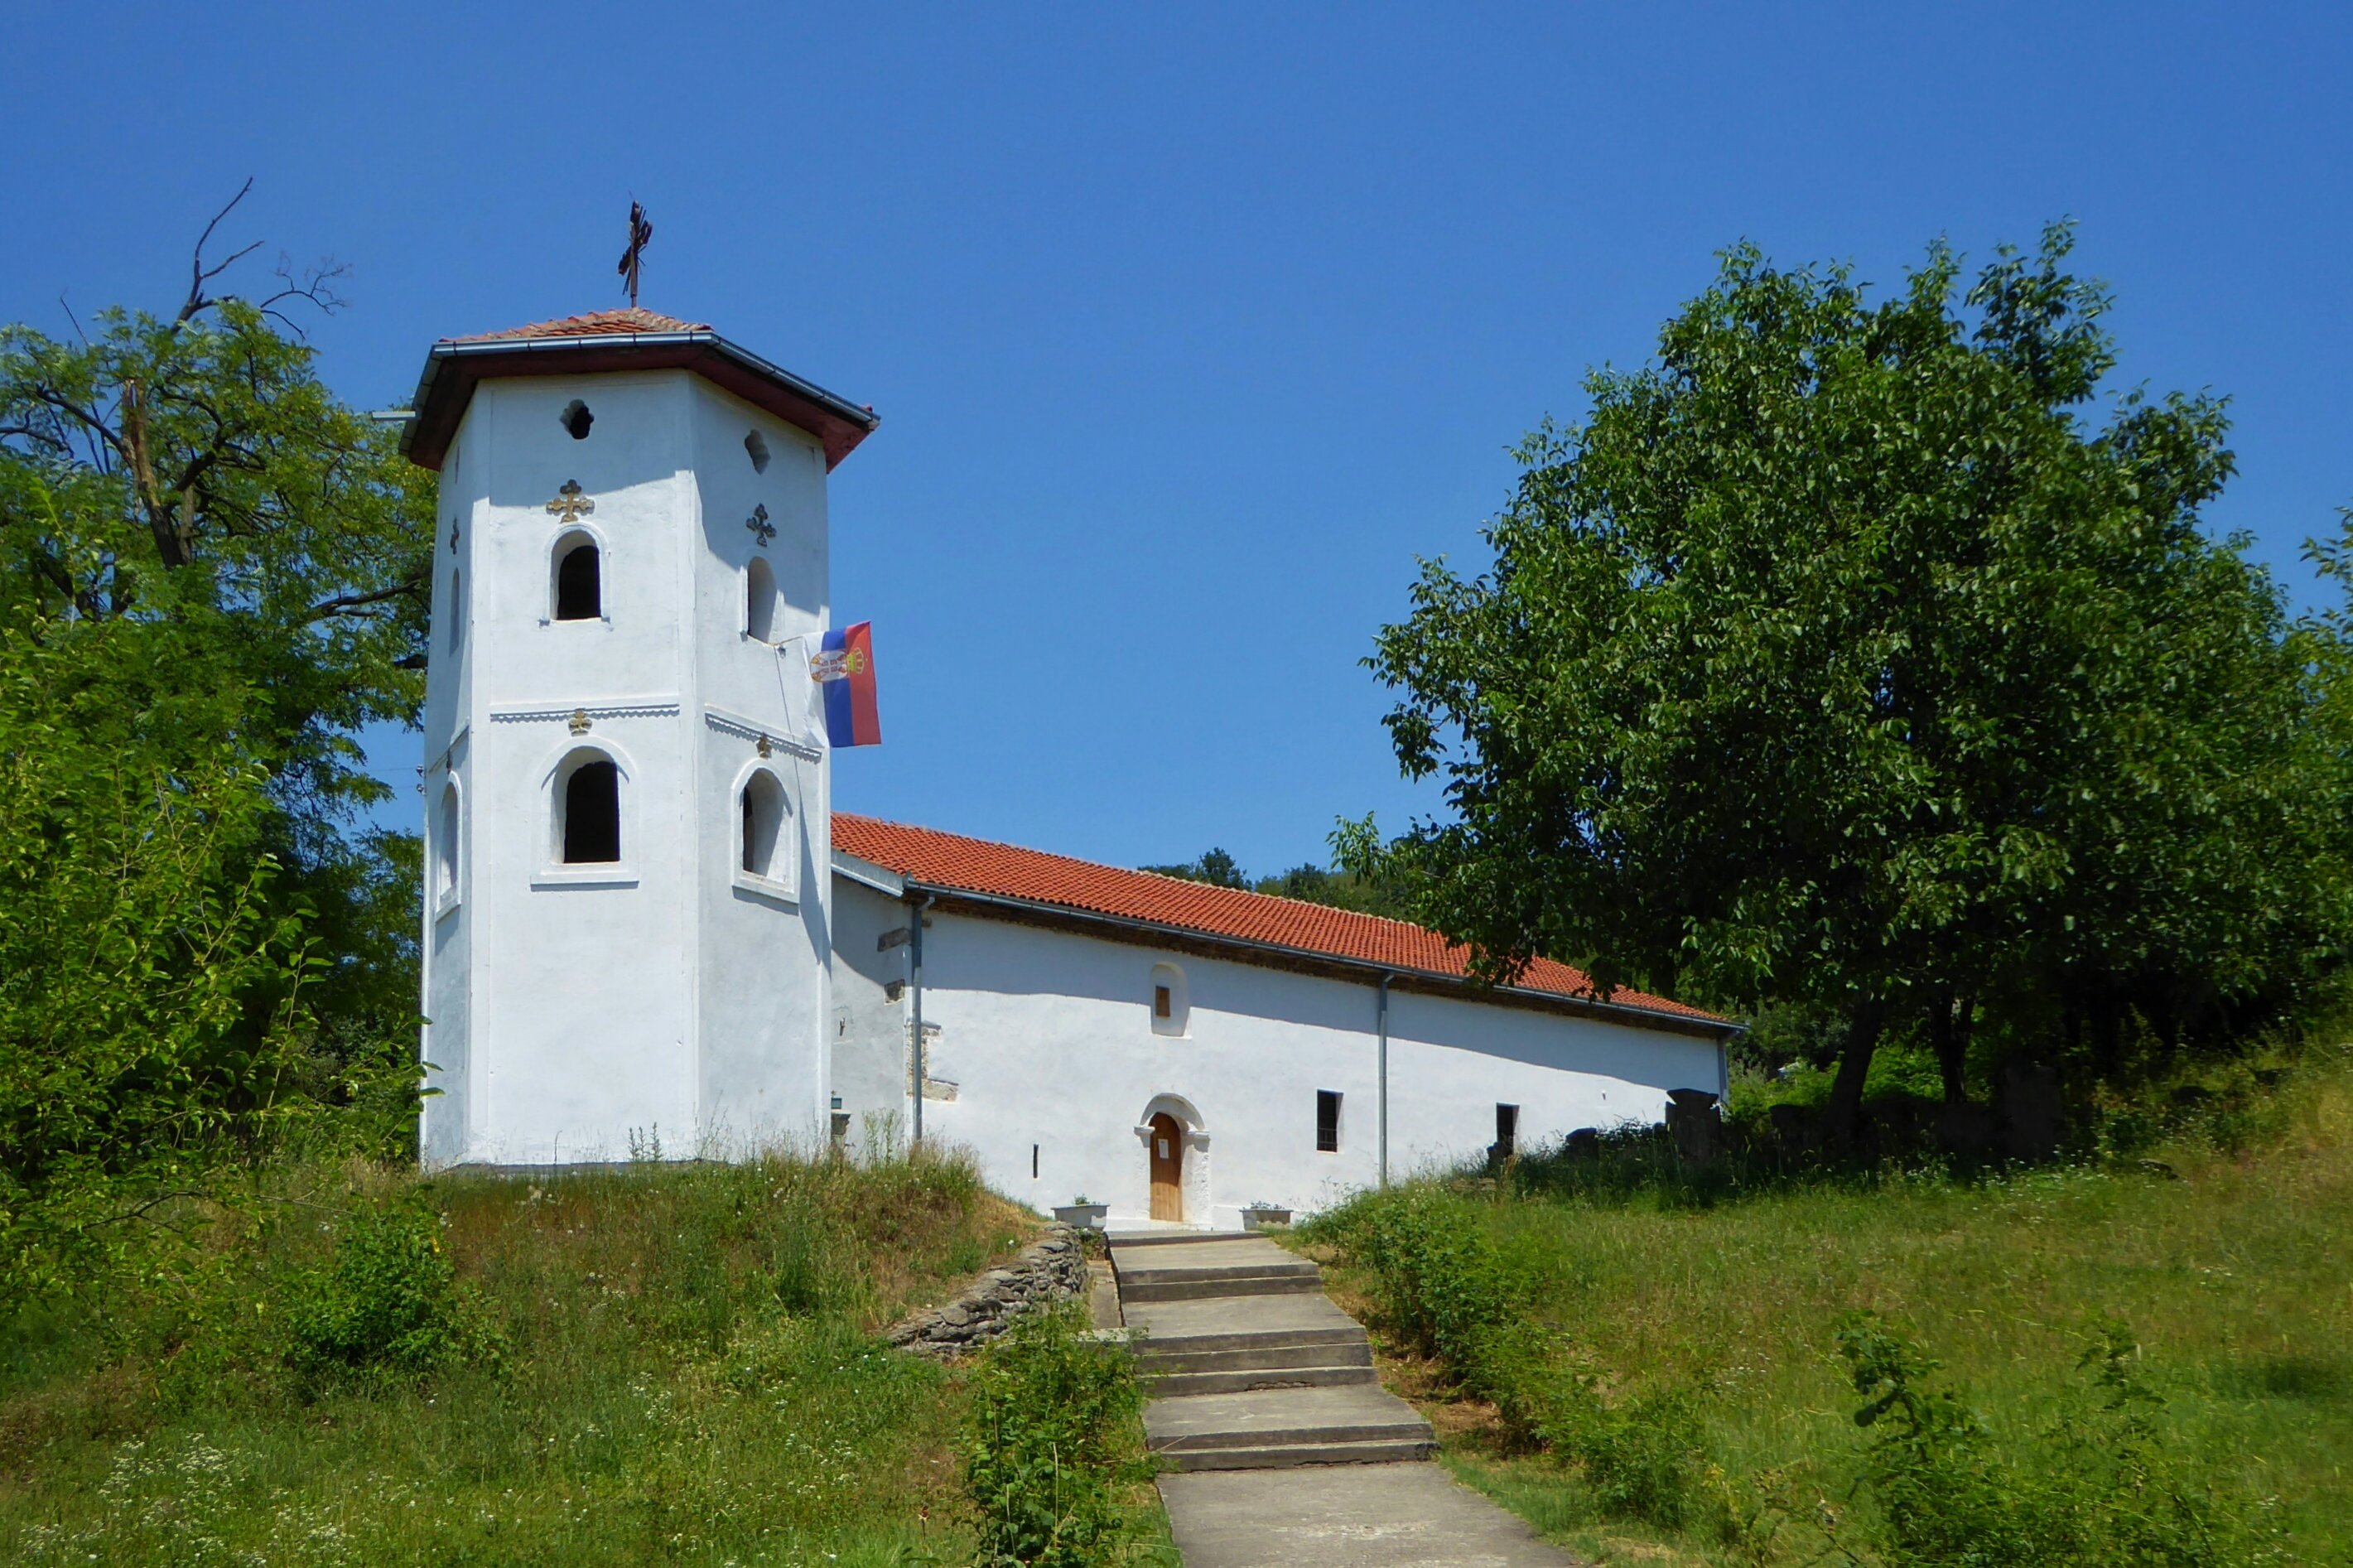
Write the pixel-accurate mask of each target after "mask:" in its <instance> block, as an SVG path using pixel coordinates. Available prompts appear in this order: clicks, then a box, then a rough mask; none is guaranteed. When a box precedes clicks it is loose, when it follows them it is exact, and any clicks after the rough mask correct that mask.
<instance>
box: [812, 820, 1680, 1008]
mask: <svg viewBox="0 0 2353 1568" xmlns="http://www.w3.org/2000/svg"><path fill="white" fill-rule="evenodd" d="M833 843H834V847H835V848H836V849H839V850H841V851H843V852H845V853H849V854H852V855H855V856H857V857H858V858H859V859H860V860H862V861H866V862H868V863H871V864H874V865H879V866H881V867H882V868H883V869H884V870H886V871H891V872H894V873H896V874H899V875H900V876H902V877H904V878H906V879H907V880H908V881H910V882H913V883H916V884H919V885H923V886H926V887H934V888H938V889H940V890H942V891H943V892H949V893H974V894H982V895H988V896H992V897H997V898H1011V899H1018V900H1019V901H1021V902H1023V903H1028V904H1038V905H1046V906H1054V907H1058V908H1063V909H1073V910H1082V911H1084V912H1086V913H1088V914H1091V915H1103V916H1110V917H1112V918H1113V919H1118V920H1133V921H1136V922H1138V923H1141V924H1145V925H1150V926H1158V927H1168V928H1173V929H1176V930H1179V931H1193V932H1198V933H1200V934H1201V935H1203V936H1205V937H1212V938H1216V937H1226V938H1240V939H1241V940H1244V941H1249V942H1257V943H1264V944H1266V945H1269V946H1271V947H1277V948H1290V949H1292V950H1293V951H1294V952H1298V953H1302V954H1307V955H1319V956H1324V957H1330V958H1337V959H1354V960H1356V961H1357V962H1360V963H1366V964H1377V965H1380V966H1383V967H1385V968H1391V969H1398V970H1411V971H1414V972H1417V973H1420V974H1426V975H1442V976H1446V977H1449V978H1451V979H1456V980H1461V979H1465V978H1466V977H1467V976H1468V973H1469V965H1468V959H1469V957H1470V953H1469V949H1467V948H1462V947H1460V946H1457V945H1455V944H1453V943H1451V942H1449V941H1447V939H1446V938H1443V937H1441V936H1440V935H1439V934H1438V933H1437V932H1435V931H1432V930H1429V929H1427V928H1425V927H1420V926H1415V925H1411V924H1409V923H1408V922H1406V921H1403V920H1385V919H1383V918H1381V917H1380V916H1377V915H1359V914H1356V913H1355V912H1353V911H1351V910H1346V909H1334V908H1331V907H1329V906H1325V905H1322V904H1307V903H1303V902H1302V901H1300V900H1299V899H1296V898H1278V897H1275V896H1273V895H1270V894H1264V893H1246V892H1244V891H1242V890H1241V889H1240V888H1235V887H1213V886H1211V885H1208V884H1207V883H1200V882H1186V881H1183V880H1181V879H1179V878H1176V877H1173V876H1161V875H1159V874H1155V873H1153V872H1148V871H1127V870H1124V869H1123V868H1121V867H1119V866H1113V865H1097V864H1095V863H1093V862H1092V861H1083V860H1072V859H1071V858H1070V857H1069V856H1067V855H1059V854H1048V853H1044V852H1043V851H1040V850H1031V849H1021V848H1018V847H1017V846H1015V845H1012V844H1000V843H992V842H989V841H988V840H987V839H968V838H965V837H963V836H962V835H960V834H956V833H943V832H934V830H932V829H930V828H913V827H908V826H906V825H904V824H902V823H899V822H885V821H879V820H878V819H876V818H873V817H860V816H854V815H852V814H850V813H849V812H847V811H836V812H835V813H834V815H833ZM1516 989H1518V990H1521V991H1542V992H1546V993H1547V994H1550V995H1554V996H1563V997H1572V998H1576V999H1577V1000H1580V1001H1599V1000H1602V999H1601V998H1600V997H1599V995H1598V993H1597V992H1596V991H1595V989H1594V985H1593V981H1592V980H1590V979H1588V977H1587V976H1586V975H1585V973H1584V972H1583V971H1582V970H1579V969H1571V968H1570V967H1569V966H1568V965H1567V964H1560V963H1555V962H1553V961H1552V960H1551V959H1536V960H1535V962H1534V963H1533V964H1530V965H1529V966H1528V969H1527V971H1526V972H1525V974H1523V975H1522V976H1521V977H1520V979H1519V981H1518V982H1517V987H1516ZM1607 1000H1608V1001H1609V1003H1610V1004H1611V1005H1613V1006H1617V1007H1625V1008H1631V1009H1634V1010H1635V1011H1638V1012H1656V1013H1662V1014H1665V1015H1668V1016H1670V1017H1676V1018H1687V1019H1692V1020H1694V1021H1698V1022H1708V1023H1721V1022H1725V1020H1722V1019H1719V1018H1718V1017H1716V1015H1715V1014H1714V1013H1711V1012H1702V1011H1700V1010H1699V1009H1698V1008H1695V1007H1686V1006H1684V1005H1683V1003H1681V1002H1679V1001H1668V1000H1667V999H1666V998H1664V997H1658V996H1648V995H1645V994H1644V993H1642V992H1641V991H1627V990H1623V989H1620V990H1619V991H1616V992H1614V993H1612V994H1611V995H1610V996H1609V998H1608V999H1607Z"/></svg>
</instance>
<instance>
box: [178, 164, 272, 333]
mask: <svg viewBox="0 0 2353 1568" xmlns="http://www.w3.org/2000/svg"><path fill="white" fill-rule="evenodd" d="M252 189H253V176H252V175H247V176H246V178H245V184H243V185H239V186H238V187H237V195H235V196H231V197H229V198H228V206H227V207H223V208H221V209H220V210H219V211H218V212H216V213H215V214H213V220H212V221H211V222H210V223H207V224H206V225H205V231H204V232H203V233H202V234H199V235H198V236H196V251H195V257H194V258H193V259H192V260H190V261H189V263H188V272H189V278H188V298H187V301H186V302H185V303H184V304H183V305H181V307H180V313H179V314H178V315H177V316H176V317H174V318H173V322H172V324H173V325H174V326H181V325H185V323H187V321H188V319H189V318H190V317H192V316H194V315H195V313H197V312H198V311H202V310H206V309H208V308H209V307H211V306H212V305H214V304H216V303H218V302H217V301H215V300H211V299H208V298H206V295H205V285H206V283H209V282H211V281H213V280H214V279H215V278H217V277H219V276H220V275H221V274H222V273H223V272H226V271H227V270H229V269H230V268H231V267H234V266H236V265H237V263H238V262H239V261H242V260H245V259H246V258H247V257H248V256H250V255H252V254H253V253H254V252H255V251H257V250H259V249H261V241H260V240H259V239H257V240H255V241H254V242H253V243H252V244H250V245H248V246H247V247H246V248H245V249H242V250H240V251H238V252H237V254H236V255H234V256H231V257H230V258H229V259H228V260H226V261H224V262H222V263H221V264H220V265H219V266H217V267H209V268H208V267H206V265H205V247H206V245H208V244H210V243H211V241H212V238H213V230H214V229H216V228H219V227H220V220H221V219H222V218H224V217H227V216H228V215H229V214H230V213H231V212H233V211H234V210H236V207H237V203H239V202H241V201H243V200H244V199H245V198H246V196H247V193H248V192H250V191H251V190H252Z"/></svg>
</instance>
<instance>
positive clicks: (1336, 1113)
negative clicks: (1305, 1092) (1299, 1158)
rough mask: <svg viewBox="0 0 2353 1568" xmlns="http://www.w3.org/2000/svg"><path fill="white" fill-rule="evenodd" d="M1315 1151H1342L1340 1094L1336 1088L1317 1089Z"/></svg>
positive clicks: (1333, 1152) (1322, 1152)
mask: <svg viewBox="0 0 2353 1568" xmlns="http://www.w3.org/2000/svg"><path fill="white" fill-rule="evenodd" d="M1315 1152H1316V1153H1318V1154H1337V1153H1339V1152H1340V1096H1339V1094H1338V1092H1337V1091H1335V1090H1332V1089H1318V1090H1316V1091H1315Z"/></svg>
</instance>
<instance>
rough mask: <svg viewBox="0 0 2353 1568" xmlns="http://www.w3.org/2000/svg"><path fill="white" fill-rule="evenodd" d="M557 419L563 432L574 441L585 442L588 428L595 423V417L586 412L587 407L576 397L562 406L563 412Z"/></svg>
mask: <svg viewBox="0 0 2353 1568" xmlns="http://www.w3.org/2000/svg"><path fill="white" fill-rule="evenodd" d="M559 418H561V420H562V423H563V425H564V429H565V432H566V433H567V434H569V435H570V436H571V437H572V439H573V440H575V441H585V440H587V439H588V427H589V426H591V425H593V424H595V423H596V415H594V414H592V413H590V412H589V411H588V405H587V404H586V403H583V402H582V401H581V400H580V399H579V398H577V397H575V398H574V399H572V401H571V402H569V403H566V404H565V405H564V412H563V414H562V415H561V416H560V417H559Z"/></svg>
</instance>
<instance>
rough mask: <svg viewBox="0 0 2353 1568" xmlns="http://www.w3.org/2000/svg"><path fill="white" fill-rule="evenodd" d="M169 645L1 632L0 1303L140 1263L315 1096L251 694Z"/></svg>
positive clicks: (299, 960) (305, 951) (108, 626)
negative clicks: (161, 1222) (195, 1200)
mask: <svg viewBox="0 0 2353 1568" xmlns="http://www.w3.org/2000/svg"><path fill="white" fill-rule="evenodd" d="M35 499H36V498H32V497H27V496H26V495H25V494H24V493H22V491H21V490H19V491H18V492H16V493H15V494H13V495H12V500H14V501H16V503H20V504H22V503H26V502H28V501H33V500H35ZM171 630H172V629H171V628H170V627H169V626H168V625H164V626H160V627H157V626H151V625H142V624H140V623H137V622H128V621H112V622H109V621H69V622H68V623H66V624H58V623H56V622H41V621H36V622H35V623H34V624H33V630H32V631H30V632H28V630H26V627H25V626H23V625H20V624H7V625H5V626H0V799H5V801H6V807H5V810H0V1301H5V1300H6V1299H8V1298H11V1297H12V1296H16V1295H18V1294H21V1293H33V1292H39V1291H46V1290H49V1289H54V1288H58V1287H70V1286H71V1285H72V1284H74V1283H75V1282H76V1281H77V1280H79V1279H81V1278H85V1277H90V1275H92V1274H94V1273H96V1272H98V1271H99V1270H100V1269H101V1268H102V1267H103V1266H104V1264H105V1262H106V1261H107V1260H108V1259H109V1258H110V1257H111V1256H112V1255H116V1254H117V1253H119V1252H121V1250H123V1249H124V1248H125V1247H127V1246H132V1245H137V1244H138V1243H140V1242H141V1241H142V1240H143V1239H144V1237H143V1235H142V1226H143V1225H144V1224H147V1223H149V1222H148V1218H147V1217H148V1216H149V1215H151V1214H152V1213H153V1211H154V1209H155V1208H156V1207H157V1205H158V1204H160V1203H162V1202H166V1201H168V1200H169V1199H170V1198H171V1197H172V1196H173V1195H174V1194H175V1193H181V1192H193V1191H197V1190H200V1189H201V1188H202V1187H203V1185H204V1183H205V1181H206V1178H207V1177H208V1176H209V1175H210V1174H211V1172H212V1171H214V1170H215V1168H216V1166H217V1164H218V1163H219V1161H220V1160H221V1159H222V1158H223V1155H224V1153H225V1151H226V1150H229V1149H232V1148H233V1147H235V1146H237V1145H238V1144H240V1143H243V1144H247V1145H251V1144H252V1143H254V1142H257V1141H258V1140H259V1139H264V1138H266V1137H268V1136H269V1133H270V1131H271V1130H272V1128H273V1125H274V1124H275V1123H277V1122H279V1121H280V1120H282V1119H283V1118H284V1116H285V1115H286V1114H287V1113H288V1111H289V1109H290V1106H291V1104H292V1103H293V1102H294V1101H295V1100H296V1099H297V1098H299V1092H298V1091H299V1088H300V1086H301V1084H302V1081H303V1077H304V1071H305V1056H304V1046H305V1044H306V1034H305V1027H306V1025H307V1023H308V1022H309V1021H308V1017H307V1014H306V1012H305V1010H304V1008H303V1005H302V1003H303V1001H304V998H303V995H302V988H301V981H302V980H304V978H305V977H306V975H307V974H308V973H309V972H311V962H310V954H309V947H308V938H306V936H305V934H304V932H303V930H302V927H301V922H300V921H299V920H297V919H296V918H294V917H293V916H288V915H282V914H274V913H273V912H272V910H271V902H272V900H271V897H270V894H271V891H272V887H271V885H272V883H273V881H274V879H275V878H276V876H277V874H278V872H279V866H278V863H277V862H276V860H275V858H274V857H273V856H272V855H271V854H270V853H269V851H268V849H267V848H266V843H267V839H268V828H267V822H268V819H269V816H270V815H271V814H272V811H273V807H272V805H271V802H270V800H269V794H268V789H267V782H268V781H267V776H266V774H265V772H264V770H263V769H262V768H260V767H259V765H258V764H257V763H256V762H255V761H254V760H253V758H251V757H250V756H249V755H248V753H247V750H246V748H245V747H244V746H243V745H242V743H241V742H240V740H239V738H238V733H239V730H240V728H241V727H242V722H243V720H244V718H245V716H246V708H247V703H246V699H245V694H244V693H243V692H242V691H241V690H240V689H238V688H237V686H235V685H234V684H233V683H221V682H217V681H215V680H212V679H208V678H206V674H207V673H206V671H205V670H204V669H203V668H202V667H201V664H200V663H197V664H195V667H192V660H191V657H190V650H189V649H187V648H186V647H185V645H184V644H183V643H182V642H181V641H180V640H179V639H178V638H177V637H176V636H174V635H171V634H170V633H171ZM159 632H160V633H161V634H152V633H159ZM139 693H147V694H154V695H153V698H152V700H149V701H146V702H144V703H143V704H142V705H140V706H138V707H136V708H135V709H131V708H126V706H125V705H124V699H125V698H126V695H127V694H139ZM133 700H134V701H136V700H137V699H136V698H133ZM142 732H151V733H152V735H153V736H172V737H174V738H173V741H172V743H170V744H168V745H167V744H162V743H159V742H158V741H156V740H155V739H153V738H151V737H150V734H149V733H142ZM189 737H199V738H196V739H190V738H189Z"/></svg>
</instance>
